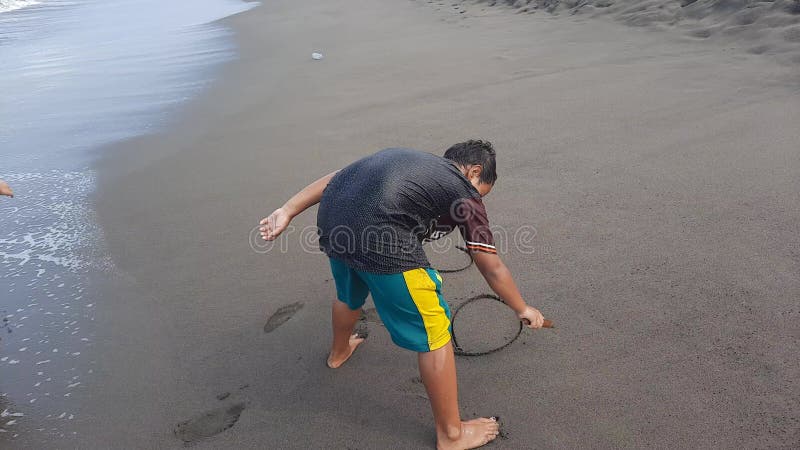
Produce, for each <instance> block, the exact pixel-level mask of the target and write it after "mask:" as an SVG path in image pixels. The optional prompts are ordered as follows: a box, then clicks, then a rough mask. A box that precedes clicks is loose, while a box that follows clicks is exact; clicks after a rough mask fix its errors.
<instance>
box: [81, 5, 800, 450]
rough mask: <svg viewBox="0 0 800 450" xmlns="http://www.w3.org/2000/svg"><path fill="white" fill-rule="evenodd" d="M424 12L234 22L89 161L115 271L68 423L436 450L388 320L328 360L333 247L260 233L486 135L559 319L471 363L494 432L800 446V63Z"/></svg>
mask: <svg viewBox="0 0 800 450" xmlns="http://www.w3.org/2000/svg"><path fill="white" fill-rule="evenodd" d="M309 3H314V4H309ZM453 3H456V2H453ZM432 6H436V5H435V4H428V3H426V2H424V1H397V0H335V1H333V0H329V1H325V2H296V1H288V0H277V1H270V2H266V3H265V4H264V5H262V6H261V7H259V8H257V9H255V10H253V11H251V12H249V13H246V14H242V15H240V16H237V17H235V18H233V20H230V23H231V24H232V25H233V26H234V27H235V29H236V30H237V31H238V36H239V43H240V46H241V51H242V53H241V60H240V61H239V62H238V63H236V64H232V65H231V66H229V67H228V68H227V69H225V71H224V73H223V74H221V75H222V77H221V80H222V81H221V82H220V83H218V84H217V85H216V86H215V87H214V88H213V89H212V90H211V91H210V92H209V93H208V94H207V95H205V96H204V97H203V98H202V99H201V100H199V101H197V102H195V103H194V104H193V106H192V108H191V109H190V111H188V112H187V113H186V114H185V116H184V117H183V118H182V119H181V120H180V123H178V124H176V126H175V127H174V128H173V129H172V130H170V131H169V132H167V133H162V134H160V135H156V136H151V137H146V138H141V139H136V140H134V141H131V142H128V143H125V144H124V145H122V146H120V148H117V149H114V150H113V151H112V152H111V155H112V156H110V157H106V158H104V160H103V161H102V162H101V163H100V164H99V166H98V169H99V174H100V177H101V180H100V189H99V193H98V195H97V197H96V206H97V208H98V212H99V216H100V220H101V222H102V224H103V226H104V229H105V232H106V235H107V239H108V241H109V244H110V246H111V251H112V253H113V255H114V258H115V261H116V263H117V265H118V267H119V274H118V275H117V276H116V277H114V278H111V279H108V280H102V282H103V283H105V284H106V285H107V286H106V289H107V292H108V296H107V301H106V304H105V305H103V306H102V307H101V308H100V311H99V313H98V317H97V320H98V322H99V323H100V324H101V326H102V327H103V328H102V329H101V330H100V333H99V335H98V339H97V340H98V341H100V342H104V344H103V346H102V348H101V350H102V352H103V354H104V358H102V359H100V360H98V364H101V367H100V368H99V370H98V371H97V372H98V378H101V379H102V382H101V383H100V385H99V386H98V387H97V388H96V390H95V392H94V396H93V403H92V404H90V405H86V409H87V410H88V414H89V417H90V419H88V420H84V422H82V423H81V426H82V427H83V429H82V430H81V432H80V434H79V437H78V439H83V440H85V442H84V443H83V444H84V446H86V447H96V448H112V447H113V448H134V447H136V448H179V447H181V446H182V445H183V444H182V442H181V440H179V438H182V439H186V440H190V441H191V440H193V439H195V438H197V439H199V440H198V443H197V444H196V446H195V447H194V448H232V447H241V448H298V449H299V448H354V449H356V448H357V449H368V448H424V447H432V446H433V443H434V442H433V436H434V433H433V426H432V420H431V414H430V411H429V406H428V403H427V401H426V400H425V399H424V396H423V389H422V386H421V385H420V384H419V383H418V380H416V379H415V377H416V376H417V371H416V356H415V355H414V354H412V353H410V352H407V351H404V350H400V349H398V348H397V347H395V346H393V345H392V344H391V342H390V340H389V338H388V336H387V334H386V332H385V330H383V329H381V328H380V327H379V326H378V325H376V324H374V323H372V324H371V335H370V337H369V339H368V342H367V344H366V345H364V346H362V347H361V348H360V349H359V350H358V352H357V353H356V354H355V356H354V357H353V359H352V360H351V361H349V362H348V363H347V364H346V365H345V366H344V367H343V368H341V369H339V370H337V371H332V370H328V369H326V368H325V365H324V359H325V355H326V352H327V350H328V345H329V338H330V330H329V322H328V320H329V303H330V301H331V300H332V298H333V295H334V290H333V285H332V282H331V281H330V275H329V271H328V267H327V262H326V260H325V258H324V257H323V256H322V255H319V254H313V253H312V252H308V251H304V250H303V246H302V245H301V244H300V242H299V238H298V236H299V231H298V232H297V233H296V234H294V235H293V236H294V237H295V239H294V240H290V241H289V245H288V249H287V250H286V251H285V252H281V251H278V250H277V249H273V250H272V251H271V252H269V253H266V254H259V253H257V252H255V251H253V250H252V249H251V247H250V243H249V241H250V239H249V236H250V232H251V230H252V228H253V226H254V225H255V224H256V223H257V221H258V220H259V219H260V218H261V217H263V216H264V215H266V214H267V213H269V212H270V211H271V210H272V209H273V208H275V207H277V206H279V205H280V204H281V203H282V202H283V201H284V200H285V199H286V198H287V197H288V196H289V195H291V194H292V193H294V192H295V191H296V190H297V189H299V188H301V187H303V186H304V185H305V184H306V183H307V182H309V181H311V180H313V179H315V178H316V177H317V176H319V175H322V174H325V173H327V172H329V171H331V170H332V169H336V168H339V167H342V166H343V165H345V164H347V163H348V162H350V161H352V160H353V159H355V158H358V157H360V156H363V155H366V154H368V153H371V152H373V151H375V150H378V149H380V148H383V147H387V146H396V145H403V146H410V147H416V148H420V149H425V150H429V151H432V152H441V151H443V149H444V148H446V147H447V146H448V145H450V144H452V143H454V142H458V141H461V140H464V139H467V138H475V137H480V138H484V139H489V140H491V141H492V142H494V144H495V146H496V148H497V149H498V154H499V156H498V158H499V172H500V179H499V182H498V184H497V186H496V189H495V190H494V191H493V192H492V194H491V195H490V196H489V197H488V198H487V200H486V204H487V208H488V210H489V214H490V217H491V219H492V221H493V224H494V225H498V226H503V227H506V228H508V229H511V230H513V229H516V228H517V227H519V226H522V225H531V226H533V227H535V229H536V230H537V233H536V236H535V238H534V240H533V244H534V246H535V248H536V251H535V252H534V253H533V254H523V253H521V252H517V251H513V250H510V251H509V252H508V253H507V254H505V255H504V259H505V260H506V262H507V264H508V265H509V266H510V268H511V269H512V271H513V272H514V273H515V274H516V277H517V281H518V284H519V285H520V287H521V289H522V291H523V292H524V293H525V295H526V296H527V299H528V301H529V302H530V303H532V304H533V305H535V306H537V307H539V308H541V309H542V310H543V311H544V312H545V314H546V315H547V316H549V317H551V318H552V319H554V320H555V321H556V323H557V325H558V326H559V328H558V330H557V331H540V332H536V333H527V332H526V333H525V334H524V336H523V338H522V339H521V340H520V341H518V342H516V343H515V344H514V345H512V346H510V347H509V348H507V349H506V350H504V351H502V352H499V353H496V354H493V355H490V356H486V357H482V358H476V359H461V360H459V363H458V364H459V366H458V367H459V380H460V389H461V391H460V397H461V405H462V411H463V414H464V416H465V417H473V416H475V415H479V414H480V415H489V414H497V415H500V416H501V417H502V419H503V424H504V430H505V432H506V435H505V439H502V440H499V441H498V445H496V448H509V449H512V448H513V449H518V448H576V447H597V448H612V447H613V448H618V447H644V446H650V447H678V448H689V447H692V448H694V447H716V448H743V447H766V446H783V447H791V446H793V445H795V444H797V443H798V442H800V423H798V420H799V419H798V417H800V406H798V405H800V388H798V386H797V380H798V379H800V362H798V358H797V355H798V351H799V350H800V345H798V344H799V342H798V339H800V328H799V325H798V324H800V307H798V298H800V225H798V224H800V199H798V192H800V182H799V180H800V177H798V174H800V155H799V154H798V151H797V148H798V144H797V143H798V142H800V128H798V127H797V118H798V117H800V88H798V84H797V72H796V68H792V67H790V66H785V65H780V64H777V63H776V62H774V60H773V59H771V58H765V57H763V56H760V55H753V54H749V53H747V52H744V51H738V50H736V51H734V50H730V49H729V47H728V46H726V45H722V44H720V43H715V42H699V41H692V42H688V41H687V40H686V39H685V38H683V37H682V36H681V35H680V33H654V32H650V31H646V30H643V29H641V28H632V27H623V26H620V25H619V24H616V23H613V22H611V21H603V20H586V19H585V18H583V17H582V16H581V15H578V16H574V17H571V18H570V17H561V18H556V19H554V18H552V17H550V16H547V15H539V14H536V15H524V14H509V11H508V10H507V9H506V8H485V10H481V9H480V7H479V6H472V7H473V8H477V11H478V12H480V14H477V13H475V14H467V13H464V14H460V12H459V10H458V9H456V8H455V7H452V6H453V5H451V8H439V9H438V10H437V9H435V8H432ZM314 50H320V51H322V52H323V53H324V54H325V59H323V60H321V61H313V60H311V58H310V54H311V52H312V51H314ZM314 222H315V214H314V212H313V211H309V212H307V213H306V214H305V215H304V216H301V217H298V218H297V220H296V225H297V227H298V229H299V228H302V227H304V226H307V225H313V224H314ZM311 247H312V248H313V246H311ZM485 291H487V287H486V285H485V283H484V281H483V280H482V279H481V278H480V277H479V275H478V273H477V271H476V270H475V269H474V268H473V269H470V270H469V271H466V272H463V273H458V274H453V275H449V276H447V277H446V278H445V294H446V297H447V298H448V299H449V300H450V301H451V302H452V303H454V304H457V303H458V302H459V301H460V300H462V299H464V298H466V297H468V296H470V295H471V294H472V293H480V292H485ZM298 302H300V303H302V304H303V307H302V308H300V307H299V306H293V307H290V308H288V309H286V308H285V309H283V310H281V309H280V308H282V307H284V306H286V305H293V304H296V303H298ZM279 310H280V314H281V317H278V318H276V319H273V320H272V321H270V322H269V324H268V318H269V317H270V315H272V314H273V313H275V312H278V311H279ZM287 318H288V320H285V321H284V319H287ZM265 325H267V330H268V331H270V332H269V333H266V332H265ZM499 326H501V325H500V324H492V323H487V324H485V326H484V327H482V328H476V329H475V330H474V332H475V333H476V334H478V337H480V336H481V335H483V336H485V337H486V338H487V339H490V338H492V335H493V334H495V332H494V331H493V330H494V327H499ZM220 398H221V400H220ZM82 417H84V416H82ZM236 417H238V422H235V424H234V426H233V427H232V428H230V429H227V430H226V431H222V430H225V429H226V428H228V427H229V426H230V425H231V424H232V423H234V421H235V419H236ZM179 424H180V426H178V425H179ZM176 427H178V428H177V430H178V431H177V434H176V433H174V431H173V430H175V429H176ZM218 431H222V432H220V433H218V434H215V433H216V432H218Z"/></svg>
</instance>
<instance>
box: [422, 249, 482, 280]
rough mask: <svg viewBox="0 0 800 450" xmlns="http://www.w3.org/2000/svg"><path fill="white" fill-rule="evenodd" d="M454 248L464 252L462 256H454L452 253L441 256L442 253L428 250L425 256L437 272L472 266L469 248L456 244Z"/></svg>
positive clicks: (457, 270)
mask: <svg viewBox="0 0 800 450" xmlns="http://www.w3.org/2000/svg"><path fill="white" fill-rule="evenodd" d="M455 248H456V250H459V251H458V252H456V253H458V254H461V253H464V256H461V257H456V258H454V257H453V256H452V253H448V254H444V256H443V254H440V253H437V252H429V254H428V255H427V256H428V259H429V260H430V262H431V266H433V267H435V268H436V270H437V271H438V272H439V273H456V272H461V271H464V270H467V269H469V268H470V267H472V264H473V263H474V262H475V261H474V260H473V259H472V254H470V252H469V250H467V249H466V248H464V247H461V246H459V245H456V246H455Z"/></svg>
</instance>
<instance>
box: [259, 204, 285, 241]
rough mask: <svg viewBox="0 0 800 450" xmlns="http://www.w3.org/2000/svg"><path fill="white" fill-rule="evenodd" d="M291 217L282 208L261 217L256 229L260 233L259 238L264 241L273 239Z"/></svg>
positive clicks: (283, 228)
mask: <svg viewBox="0 0 800 450" xmlns="http://www.w3.org/2000/svg"><path fill="white" fill-rule="evenodd" d="M291 221H292V217H291V216H290V215H289V213H288V212H286V210H285V209H283V208H278V209H276V210H275V211H274V212H273V213H272V214H270V215H269V216H268V217H265V218H263V219H261V222H260V225H261V226H260V227H259V228H258V231H259V232H260V233H261V239H264V240H265V241H274V240H275V239H277V237H278V236H279V235H280V234H281V233H282V232H283V230H285V229H286V227H288V226H289V222H291Z"/></svg>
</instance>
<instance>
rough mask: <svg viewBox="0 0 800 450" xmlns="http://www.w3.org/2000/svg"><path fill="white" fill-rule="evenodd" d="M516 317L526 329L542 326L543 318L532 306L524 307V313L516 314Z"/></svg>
mask: <svg viewBox="0 0 800 450" xmlns="http://www.w3.org/2000/svg"><path fill="white" fill-rule="evenodd" d="M517 317H519V319H520V320H522V321H524V322H525V325H527V326H528V328H542V325H543V324H544V316H543V315H542V313H541V312H539V310H538V309H536V308H534V307H532V306H526V307H525V311H522V312H521V313H519V314H517Z"/></svg>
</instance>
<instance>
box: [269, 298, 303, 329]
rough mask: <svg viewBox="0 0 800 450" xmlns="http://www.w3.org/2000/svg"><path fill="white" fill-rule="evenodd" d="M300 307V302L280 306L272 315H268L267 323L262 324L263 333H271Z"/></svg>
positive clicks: (301, 305) (301, 307) (301, 304)
mask: <svg viewBox="0 0 800 450" xmlns="http://www.w3.org/2000/svg"><path fill="white" fill-rule="evenodd" d="M301 309H303V303H302V302H297V303H292V304H291V305H285V306H281V307H280V308H278V310H277V311H275V313H274V314H273V315H271V316H269V319H267V323H266V324H265V325H264V333H271V332H273V331H275V329H276V328H278V327H279V326H281V325H283V324H284V323H286V322H287V321H288V320H289V319H291V318H292V317H293V316H294V315H295V314H296V313H297V311H300V310H301Z"/></svg>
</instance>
